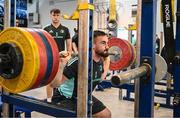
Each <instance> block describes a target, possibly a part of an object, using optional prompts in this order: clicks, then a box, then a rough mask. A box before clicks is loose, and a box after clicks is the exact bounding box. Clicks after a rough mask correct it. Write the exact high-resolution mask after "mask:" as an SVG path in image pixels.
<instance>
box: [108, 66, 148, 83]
mask: <svg viewBox="0 0 180 118" xmlns="http://www.w3.org/2000/svg"><path fill="white" fill-rule="evenodd" d="M150 72H151V66H150V65H149V64H147V63H144V64H142V66H140V67H137V68H135V69H132V70H129V71H126V72H122V73H120V74H117V75H114V76H112V78H111V83H112V84H113V85H115V86H119V85H123V84H126V83H129V82H130V81H131V80H134V79H137V78H139V77H142V76H144V75H147V74H149V73H150Z"/></svg>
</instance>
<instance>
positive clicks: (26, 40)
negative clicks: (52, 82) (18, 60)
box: [0, 28, 40, 93]
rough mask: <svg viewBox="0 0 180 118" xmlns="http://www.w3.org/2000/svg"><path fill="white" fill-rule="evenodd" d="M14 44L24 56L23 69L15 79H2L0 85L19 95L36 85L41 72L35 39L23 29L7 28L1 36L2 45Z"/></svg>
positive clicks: (0, 42)
mask: <svg viewBox="0 0 180 118" xmlns="http://www.w3.org/2000/svg"><path fill="white" fill-rule="evenodd" d="M8 42H9V43H14V44H15V45H17V47H19V49H20V50H21V53H22V55H23V68H22V71H21V73H20V74H19V75H18V76H17V77H15V78H14V79H5V78H2V77H0V83H1V85H2V86H3V88H5V89H6V90H7V91H9V92H12V93H19V92H23V91H26V90H28V89H29V88H31V86H32V85H33V84H34V82H35V80H36V77H37V75H38V71H39V63H40V62H39V53H38V47H37V45H36V43H35V41H34V40H33V37H32V36H31V35H30V34H29V33H28V32H26V31H25V30H24V29H22V28H7V29H6V30H4V31H3V32H2V33H1V34H0V44H2V43H8Z"/></svg>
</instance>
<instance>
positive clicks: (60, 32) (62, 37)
mask: <svg viewBox="0 0 180 118" xmlns="http://www.w3.org/2000/svg"><path fill="white" fill-rule="evenodd" d="M50 17H51V20H52V23H51V24H50V25H48V26H46V27H45V28H44V30H46V31H47V32H48V33H49V34H51V36H52V37H53V38H54V40H55V41H56V44H57V46H58V49H59V52H61V51H64V50H65V46H66V50H67V52H68V53H69V54H71V52H72V46H71V43H72V41H71V38H70V33H69V29H68V28H67V27H65V26H63V25H62V24H61V23H60V18H61V11H60V10H59V9H56V8H55V9H52V10H51V11H50ZM46 90H47V101H48V102H50V101H51V97H52V91H53V89H52V88H51V87H50V86H49V85H47V88H46Z"/></svg>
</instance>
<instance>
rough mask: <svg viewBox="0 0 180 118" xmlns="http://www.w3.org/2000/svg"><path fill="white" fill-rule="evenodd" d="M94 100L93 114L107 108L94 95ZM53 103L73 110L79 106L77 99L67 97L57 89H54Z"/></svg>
mask: <svg viewBox="0 0 180 118" xmlns="http://www.w3.org/2000/svg"><path fill="white" fill-rule="evenodd" d="M92 101H93V104H92V114H95V113H98V112H100V111H102V110H104V109H105V108H106V106H105V105H104V104H103V103H102V102H101V101H100V100H98V99H97V98H96V97H94V96H93V95H92ZM52 103H53V104H56V105H58V106H59V107H61V108H65V109H69V110H72V111H75V110H76V106H77V100H76V99H67V98H66V97H64V96H62V95H61V94H60V92H59V91H58V90H57V89H56V90H54V94H53V97H52Z"/></svg>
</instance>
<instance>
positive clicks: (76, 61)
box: [67, 56, 78, 66]
mask: <svg viewBox="0 0 180 118" xmlns="http://www.w3.org/2000/svg"><path fill="white" fill-rule="evenodd" d="M77 63H78V56H74V57H71V58H70V59H69V60H68V62H67V66H71V65H74V64H75V65H76V64H77Z"/></svg>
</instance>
